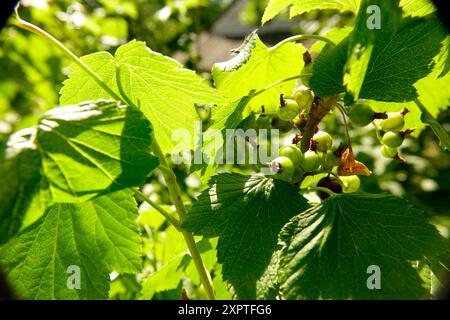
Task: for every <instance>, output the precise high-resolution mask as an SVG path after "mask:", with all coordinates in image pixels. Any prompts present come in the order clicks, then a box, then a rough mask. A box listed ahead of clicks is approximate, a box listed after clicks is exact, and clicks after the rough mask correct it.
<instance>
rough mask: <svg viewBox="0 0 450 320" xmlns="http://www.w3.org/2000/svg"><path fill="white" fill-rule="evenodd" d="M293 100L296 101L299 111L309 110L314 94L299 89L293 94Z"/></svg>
mask: <svg viewBox="0 0 450 320" xmlns="http://www.w3.org/2000/svg"><path fill="white" fill-rule="evenodd" d="M294 99H295V101H297V104H298V106H299V107H300V109H302V110H303V109H304V110H309V109H310V107H311V104H312V103H313V100H314V94H313V93H312V91H311V90H308V89H300V90H298V91H296V92H295V94H294Z"/></svg>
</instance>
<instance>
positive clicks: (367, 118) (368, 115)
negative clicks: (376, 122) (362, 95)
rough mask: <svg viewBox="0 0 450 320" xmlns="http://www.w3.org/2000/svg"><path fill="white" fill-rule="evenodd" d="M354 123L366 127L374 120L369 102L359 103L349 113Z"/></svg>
mask: <svg viewBox="0 0 450 320" xmlns="http://www.w3.org/2000/svg"><path fill="white" fill-rule="evenodd" d="M347 115H348V117H349V118H350V120H351V121H352V123H353V124H354V125H356V126H358V127H365V126H367V125H368V124H369V123H371V122H372V121H373V116H374V113H373V110H372V108H371V107H370V106H368V105H367V104H357V105H355V106H354V107H352V108H351V109H350V111H349V112H348V113H347Z"/></svg>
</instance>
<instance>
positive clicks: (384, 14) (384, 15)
mask: <svg viewBox="0 0 450 320" xmlns="http://www.w3.org/2000/svg"><path fill="white" fill-rule="evenodd" d="M374 5H375V6H378V7H379V8H380V9H379V10H380V16H379V21H380V24H381V29H376V28H375V29H369V28H368V27H367V24H368V22H369V18H370V17H371V15H373V13H371V14H369V13H368V12H370V10H369V11H368V9H369V8H370V7H371V6H374ZM377 18H378V17H377ZM400 18H401V10H400V8H399V7H398V4H397V2H396V1H383V0H363V1H362V2H361V6H360V9H359V12H358V15H357V17H356V23H355V27H354V29H353V32H352V34H351V36H350V40H349V48H348V59H347V64H346V67H345V70H344V71H345V73H344V84H345V86H346V89H347V92H348V93H350V94H351V95H352V97H353V99H354V100H358V98H359V93H360V90H361V87H362V85H363V82H364V79H365V76H366V71H367V68H368V66H369V62H370V59H371V56H372V51H373V49H374V47H375V46H377V45H378V46H380V45H383V44H382V43H380V39H382V40H384V39H385V38H386V36H388V35H390V34H394V33H395V32H396V31H397V29H398V26H399V22H400Z"/></svg>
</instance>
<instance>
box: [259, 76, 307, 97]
mask: <svg viewBox="0 0 450 320" xmlns="http://www.w3.org/2000/svg"><path fill="white" fill-rule="evenodd" d="M310 76H311V73H304V74H298V75H296V76H292V77H289V78H285V79H281V80H278V81H275V82H274V83H271V84H269V85H268V86H267V87H265V88H263V89H261V90H259V91H256V92H255V93H253V95H252V98H254V97H256V96H257V95H260V94H261V93H264V92H266V91H267V90H269V89H272V88H273V87H276V86H278V85H279V84H282V83H284V82H288V81H292V80H296V79H300V78H303V77H310Z"/></svg>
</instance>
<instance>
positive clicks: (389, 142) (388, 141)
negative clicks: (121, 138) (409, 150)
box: [383, 131, 403, 148]
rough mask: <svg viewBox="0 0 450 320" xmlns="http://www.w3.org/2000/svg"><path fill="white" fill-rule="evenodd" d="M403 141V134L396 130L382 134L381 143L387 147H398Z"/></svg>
mask: <svg viewBox="0 0 450 320" xmlns="http://www.w3.org/2000/svg"><path fill="white" fill-rule="evenodd" d="M402 143H403V136H402V135H401V134H400V133H398V132H393V131H388V132H386V133H385V134H384V135H383V144H384V145H386V146H388V147H389V148H398V147H400V146H401V145H402Z"/></svg>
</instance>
